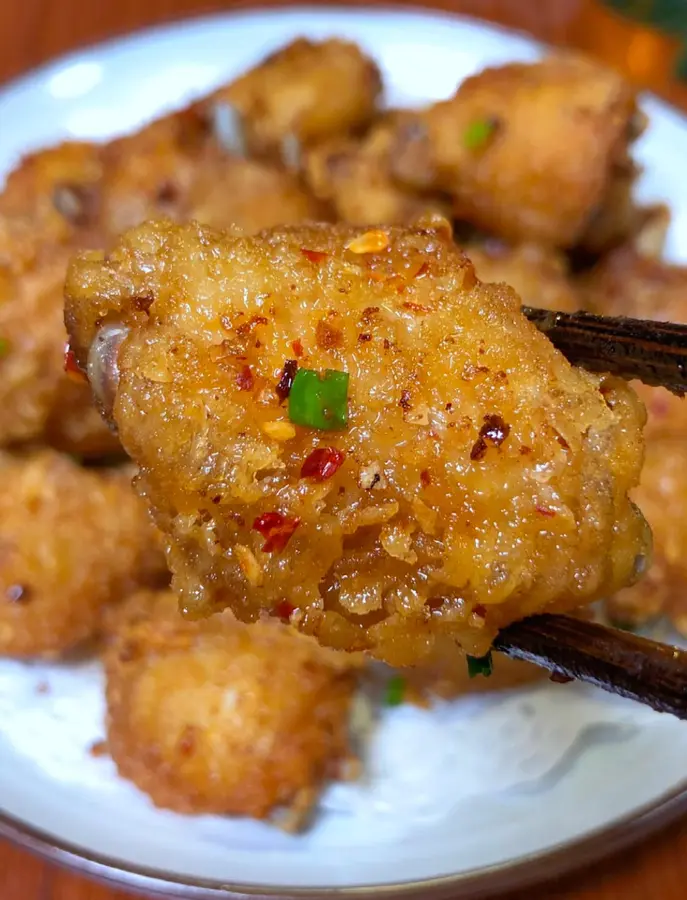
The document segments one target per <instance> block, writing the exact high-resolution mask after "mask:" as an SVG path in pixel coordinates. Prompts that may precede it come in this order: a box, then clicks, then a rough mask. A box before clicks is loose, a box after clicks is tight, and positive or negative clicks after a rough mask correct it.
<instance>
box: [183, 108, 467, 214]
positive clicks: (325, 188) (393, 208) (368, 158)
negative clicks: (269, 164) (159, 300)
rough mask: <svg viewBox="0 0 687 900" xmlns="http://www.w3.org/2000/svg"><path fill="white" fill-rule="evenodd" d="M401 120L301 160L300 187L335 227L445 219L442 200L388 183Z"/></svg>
mask: <svg viewBox="0 0 687 900" xmlns="http://www.w3.org/2000/svg"><path fill="white" fill-rule="evenodd" d="M402 120H403V113H392V114H387V115H385V116H384V117H382V118H381V119H380V121H379V122H377V123H376V124H375V125H374V126H373V127H372V128H371V129H370V131H369V132H368V133H367V134H366V135H365V137H364V138H362V139H360V140H356V139H354V138H344V139H339V140H334V141H328V142H325V143H323V144H319V145H317V146H316V147H314V148H313V149H312V150H311V151H310V152H309V153H308V154H307V155H306V157H305V163H304V177H305V181H306V183H307V185H308V187H309V188H310V190H311V191H312V192H313V194H314V195H315V196H316V197H319V198H320V199H321V200H324V201H326V202H327V203H329V204H331V206H332V207H333V209H334V211H335V213H336V218H337V220H338V221H341V222H348V223H350V224H352V225H371V224H380V223H381V224H386V225H409V224H412V223H413V222H414V221H416V220H417V219H418V218H419V217H421V216H422V215H425V214H427V213H432V212H435V213H438V214H441V215H445V216H450V214H451V208H450V203H449V202H448V201H447V200H446V198H444V197H442V196H441V195H439V194H436V193H435V194H431V193H427V192H424V193H423V192H420V191H416V190H414V189H412V188H409V187H407V186H404V185H402V184H399V183H398V182H396V181H394V179H393V177H392V175H391V158H390V152H391V149H392V145H393V142H394V140H395V129H396V128H398V127H399V123H400V122H401V121H402ZM198 218H199V220H200V221H205V220H203V219H202V218H201V217H198Z"/></svg>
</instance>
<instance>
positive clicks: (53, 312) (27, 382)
mask: <svg viewBox="0 0 687 900" xmlns="http://www.w3.org/2000/svg"><path fill="white" fill-rule="evenodd" d="M1 254H2V251H1V250H0V255H1ZM70 255H71V253H70V251H69V250H68V249H67V248H55V249H53V250H49V249H46V248H42V249H41V250H37V251H36V256H35V260H34V262H33V263H32V264H31V265H28V264H27V265H26V266H25V267H23V268H20V271H19V272H13V271H11V269H10V267H9V266H3V265H2V264H1V263H0V446H8V445H12V444H18V443H22V442H29V441H38V440H45V441H47V442H49V443H54V446H56V447H58V448H59V449H62V450H65V451H67V452H69V453H76V454H79V455H84V456H93V455H95V456H100V455H108V454H110V453H116V452H121V448H120V445H119V442H118V441H117V439H116V437H115V436H114V435H113V434H112V432H111V431H110V430H109V429H108V428H107V427H106V426H105V424H104V423H103V422H102V420H100V418H99V417H98V416H97V415H96V414H95V410H94V407H93V398H92V395H91V392H90V390H89V388H88V385H87V384H85V383H83V382H82V383H77V382H74V381H73V380H70V376H68V375H67V374H66V373H65V371H64V357H65V342H66V338H67V335H66V332H65V329H64V300H63V289H64V278H65V273H66V270H67V261H68V259H69V256H70Z"/></svg>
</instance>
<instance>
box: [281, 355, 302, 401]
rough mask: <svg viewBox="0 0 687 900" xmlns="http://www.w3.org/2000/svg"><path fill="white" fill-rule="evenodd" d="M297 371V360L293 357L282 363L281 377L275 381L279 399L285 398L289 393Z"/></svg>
mask: <svg viewBox="0 0 687 900" xmlns="http://www.w3.org/2000/svg"><path fill="white" fill-rule="evenodd" d="M297 371H298V361H297V360H295V359H287V360H286V362H285V363H284V368H283V369H282V373H281V378H280V379H279V381H278V382H277V387H276V391H277V395H278V396H279V399H280V400H286V398H287V397H288V396H289V394H290V393H291V386H292V384H293V379H294V378H295V377H296V372H297Z"/></svg>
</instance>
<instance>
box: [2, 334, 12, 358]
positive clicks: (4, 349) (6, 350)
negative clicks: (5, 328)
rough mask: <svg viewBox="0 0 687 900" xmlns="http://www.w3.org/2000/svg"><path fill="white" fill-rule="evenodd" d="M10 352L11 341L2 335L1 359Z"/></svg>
mask: <svg viewBox="0 0 687 900" xmlns="http://www.w3.org/2000/svg"><path fill="white" fill-rule="evenodd" d="M9 352H10V342H9V341H8V340H7V338H2V337H0V359H2V357H3V356H7V354H8V353H9Z"/></svg>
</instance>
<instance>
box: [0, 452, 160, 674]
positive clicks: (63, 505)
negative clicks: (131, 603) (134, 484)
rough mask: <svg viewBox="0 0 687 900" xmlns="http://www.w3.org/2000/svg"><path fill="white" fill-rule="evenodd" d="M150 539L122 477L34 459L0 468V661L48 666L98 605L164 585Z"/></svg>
mask: <svg viewBox="0 0 687 900" xmlns="http://www.w3.org/2000/svg"><path fill="white" fill-rule="evenodd" d="M165 572H166V569H165V565H164V557H163V555H162V552H161V548H160V542H159V537H158V536H157V535H156V533H155V530H154V529H153V527H152V525H151V523H150V520H149V517H148V513H147V511H146V509H145V506H144V505H143V504H142V502H141V501H140V500H139V498H138V497H136V496H135V494H134V493H133V492H132V490H131V473H130V472H128V471H126V470H90V471H89V470H85V469H82V468H80V467H79V466H78V465H76V464H75V463H73V462H72V461H71V460H70V459H69V458H68V457H64V456H61V455H60V454H58V453H55V452H53V451H41V452H38V453H35V454H32V455H30V456H28V457H17V458H15V457H10V456H3V457H2V458H1V459H0V654H2V655H8V656H17V657H24V658H31V657H35V656H58V655H60V654H63V653H65V652H67V651H69V650H71V649H72V648H74V647H75V646H77V645H78V644H79V643H81V642H82V641H85V640H87V639H89V638H91V637H92V636H93V635H94V634H95V633H96V631H97V629H98V626H99V623H100V618H101V615H102V612H103V609H105V608H106V607H107V606H108V605H110V604H113V603H117V602H119V601H121V600H122V599H123V598H124V597H125V596H126V595H127V594H129V593H131V592H132V591H133V590H136V589H137V588H139V587H141V586H142V585H146V584H153V583H156V582H157V583H159V582H160V580H163V581H164V579H165V577H166V576H165Z"/></svg>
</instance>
